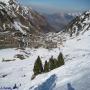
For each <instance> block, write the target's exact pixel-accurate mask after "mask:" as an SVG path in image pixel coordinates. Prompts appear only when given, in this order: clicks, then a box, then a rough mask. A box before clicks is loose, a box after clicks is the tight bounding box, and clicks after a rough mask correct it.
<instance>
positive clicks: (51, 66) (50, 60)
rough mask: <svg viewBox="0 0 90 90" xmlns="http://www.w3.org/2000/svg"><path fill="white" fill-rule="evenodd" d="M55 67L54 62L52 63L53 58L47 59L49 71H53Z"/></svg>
mask: <svg viewBox="0 0 90 90" xmlns="http://www.w3.org/2000/svg"><path fill="white" fill-rule="evenodd" d="M55 67H56V65H55V62H54V59H53V56H52V57H51V58H50V59H49V69H50V70H53V69H55Z"/></svg>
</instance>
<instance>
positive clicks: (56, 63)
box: [54, 58, 58, 68]
mask: <svg viewBox="0 0 90 90" xmlns="http://www.w3.org/2000/svg"><path fill="white" fill-rule="evenodd" d="M54 64H55V68H57V67H58V60H57V59H55V58H54Z"/></svg>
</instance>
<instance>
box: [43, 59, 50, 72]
mask: <svg viewBox="0 0 90 90" xmlns="http://www.w3.org/2000/svg"><path fill="white" fill-rule="evenodd" d="M44 72H49V63H48V62H47V61H45V64H44Z"/></svg>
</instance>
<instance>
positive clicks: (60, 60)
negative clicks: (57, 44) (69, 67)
mask: <svg viewBox="0 0 90 90" xmlns="http://www.w3.org/2000/svg"><path fill="white" fill-rule="evenodd" d="M64 64H65V63H64V58H63V54H62V53H60V54H59V56H58V67H60V66H62V65H64Z"/></svg>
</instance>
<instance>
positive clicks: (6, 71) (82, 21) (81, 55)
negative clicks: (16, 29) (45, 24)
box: [0, 11, 90, 90]
mask: <svg viewBox="0 0 90 90" xmlns="http://www.w3.org/2000/svg"><path fill="white" fill-rule="evenodd" d="M74 27H75V28H74ZM66 30H67V31H64V32H59V33H47V34H45V35H42V37H43V38H44V39H42V40H43V41H44V40H47V41H49V40H50V41H51V42H56V43H58V44H57V45H58V47H59V48H57V47H56V48H55V47H54V48H52V49H45V48H42V47H40V48H37V49H35V48H26V49H24V50H21V49H16V48H13V49H12V48H9V49H2V50H0V89H1V90H5V89H8V90H90V43H89V42H90V11H87V12H85V13H83V14H82V15H80V16H78V17H76V18H75V19H74V20H73V21H72V22H71V23H69V24H68V26H67V29H66ZM77 32H79V33H78V34H77ZM71 34H72V35H71ZM70 36H71V37H70ZM42 37H39V40H41V39H40V38H42ZM37 42H38V40H37ZM40 42H42V41H40ZM61 42H62V43H61ZM60 43H61V44H60ZM49 45H50V46H51V45H52V43H49ZM55 45H56V44H55ZM60 45H61V46H60ZM60 52H62V53H63V55H64V59H65V65H63V66H61V67H59V68H56V69H54V70H52V71H50V72H48V73H44V74H40V75H38V76H36V78H35V79H34V80H31V77H32V75H33V66H34V63H35V60H36V58H37V57H38V56H40V57H41V59H42V62H43V64H44V62H45V60H48V59H49V58H50V57H51V56H53V57H55V58H57V56H58V54H59V53H60ZM18 55H20V56H23V57H24V58H23V60H22V59H20V58H19V57H18Z"/></svg>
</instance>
